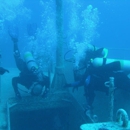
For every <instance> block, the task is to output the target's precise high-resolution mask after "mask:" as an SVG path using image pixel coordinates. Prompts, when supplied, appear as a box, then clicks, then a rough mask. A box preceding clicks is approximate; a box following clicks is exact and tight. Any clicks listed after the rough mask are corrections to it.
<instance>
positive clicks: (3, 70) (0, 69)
mask: <svg viewBox="0 0 130 130" xmlns="http://www.w3.org/2000/svg"><path fill="white" fill-rule="evenodd" d="M5 72H7V73H9V70H7V69H4V68H3V67H0V75H3V74H4V73H5Z"/></svg>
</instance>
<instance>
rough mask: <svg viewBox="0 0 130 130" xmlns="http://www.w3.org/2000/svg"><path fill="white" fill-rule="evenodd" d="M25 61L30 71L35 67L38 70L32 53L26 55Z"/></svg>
mask: <svg viewBox="0 0 130 130" xmlns="http://www.w3.org/2000/svg"><path fill="white" fill-rule="evenodd" d="M24 60H25V62H26V65H27V68H28V70H29V71H31V69H32V68H34V67H35V69H38V65H37V63H36V61H35V59H34V57H33V55H32V53H31V52H25V53H24Z"/></svg>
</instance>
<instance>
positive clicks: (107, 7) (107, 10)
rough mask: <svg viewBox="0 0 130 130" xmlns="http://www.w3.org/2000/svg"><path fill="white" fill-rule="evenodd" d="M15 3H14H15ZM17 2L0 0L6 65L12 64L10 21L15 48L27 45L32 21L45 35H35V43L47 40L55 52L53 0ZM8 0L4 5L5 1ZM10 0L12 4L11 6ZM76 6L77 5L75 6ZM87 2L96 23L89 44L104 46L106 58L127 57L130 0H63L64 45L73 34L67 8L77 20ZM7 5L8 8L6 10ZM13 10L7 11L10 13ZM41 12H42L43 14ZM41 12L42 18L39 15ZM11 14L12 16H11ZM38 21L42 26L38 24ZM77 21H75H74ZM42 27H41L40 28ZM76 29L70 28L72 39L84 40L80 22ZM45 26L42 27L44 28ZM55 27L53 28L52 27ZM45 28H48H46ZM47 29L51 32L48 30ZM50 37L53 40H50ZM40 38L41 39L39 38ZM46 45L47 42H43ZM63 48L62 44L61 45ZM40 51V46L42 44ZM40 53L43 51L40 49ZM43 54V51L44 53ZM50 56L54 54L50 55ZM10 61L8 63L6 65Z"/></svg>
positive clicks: (0, 43) (3, 64)
mask: <svg viewBox="0 0 130 130" xmlns="http://www.w3.org/2000/svg"><path fill="white" fill-rule="evenodd" d="M16 2H17V3H16ZM20 2H21V1H20V0H19V1H15V0H12V1H11V2H7V1H6V0H5V2H2V5H1V7H0V13H1V16H0V19H1V20H3V23H2V25H1V26H3V27H2V29H1V33H0V34H1V38H0V41H1V42H0V48H1V53H2V59H1V60H2V66H6V67H14V66H15V62H14V58H13V53H12V51H13V48H12V41H11V39H10V37H9V35H8V26H9V25H11V24H16V25H17V26H18V28H19V47H20V50H21V52H24V48H28V47H26V46H29V45H27V44H28V40H27V38H28V37H29V36H28V35H27V24H29V23H36V24H37V27H38V28H39V30H42V29H44V32H46V33H47V35H44V36H43V37H41V36H39V37H38V40H39V43H37V46H39V44H40V45H41V44H44V45H45V46H46V44H45V43H43V41H44V42H49V43H50V45H52V44H53V46H51V49H50V50H49V51H50V52H49V53H51V52H54V53H55V46H56V44H55V43H56V40H55V38H54V35H53V34H54V33H55V30H53V27H50V26H53V25H54V18H55V14H54V13H55V2H54V1H53V0H48V1H46V0H43V3H44V6H42V5H41V4H40V0H33V1H32V0H24V1H23V3H20ZM7 3H8V4H7ZM12 3H16V4H14V5H12ZM78 5H80V8H79V7H78ZM88 5H92V6H93V8H97V9H98V12H99V14H98V17H99V22H98V25H97V28H96V32H97V33H98V37H94V38H92V39H91V40H92V42H91V43H92V44H94V45H96V46H99V47H102V46H103V47H106V48H108V49H109V55H108V56H109V57H111V58H121V59H129V55H128V53H129V43H130V39H129V30H130V24H129V23H130V17H129V12H130V8H129V7H130V1H129V0H123V1H121V0H88V1H85V0H75V1H74V2H73V1H71V0H70V1H69V0H68V1H64V2H63V14H64V16H63V25H64V30H63V33H64V34H65V35H64V37H65V39H64V41H65V43H66V44H68V43H69V42H70V39H71V38H74V35H69V30H68V27H66V26H68V25H67V24H69V22H70V20H72V19H70V14H71V13H72V12H71V11H72V10H73V8H74V10H76V15H77V17H78V18H79V19H80V20H81V19H82V18H81V12H82V11H83V10H85V9H86V8H87V6H88ZM8 7H10V8H9V9H8ZM11 11H12V12H13V13H10V12H11ZM44 13H45V14H44ZM11 15H15V17H14V18H12V19H9V18H8V17H9V16H11ZM42 15H44V16H43V18H42ZM12 17H13V16H12ZM48 17H49V18H50V21H51V22H53V23H52V24H51V22H50V23H49V24H47V18H48ZM80 20H79V21H80ZM41 22H42V23H43V25H41ZM76 22H77V21H75V23H76ZM41 26H42V27H41ZM78 26H79V29H78V30H76V31H77V32H76V31H75V30H73V28H72V30H71V31H72V32H73V34H74V31H75V34H76V35H77V39H75V42H79V41H84V39H83V38H82V35H81V34H83V33H84V32H83V30H82V29H81V30H80V24H79V25H78ZM45 27H46V28H45ZM54 28H55V27H54ZM47 29H48V31H47ZM50 30H51V32H50ZM37 35H39V34H37ZM68 35H69V36H68ZM52 37H53V39H52ZM42 38H43V39H44V40H43V41H42ZM48 39H49V40H50V39H52V40H53V41H48ZM47 45H48V44H47ZM65 48H66V46H65ZM71 49H72V48H71ZM43 51H44V47H43ZM42 53H44V52H42ZM45 53H46V52H45ZM47 55H48V54H47ZM53 59H54V57H53ZM8 62H10V64H8Z"/></svg>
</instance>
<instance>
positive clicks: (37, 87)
mask: <svg viewBox="0 0 130 130" xmlns="http://www.w3.org/2000/svg"><path fill="white" fill-rule="evenodd" d="M42 89H43V87H42V85H41V84H39V83H35V84H34V85H33V87H32V91H31V94H32V95H33V96H39V95H41V94H42Z"/></svg>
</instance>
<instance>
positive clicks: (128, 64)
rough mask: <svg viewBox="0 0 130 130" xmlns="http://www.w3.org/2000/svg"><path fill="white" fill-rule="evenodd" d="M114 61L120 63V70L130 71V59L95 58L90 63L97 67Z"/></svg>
mask: <svg viewBox="0 0 130 130" xmlns="http://www.w3.org/2000/svg"><path fill="white" fill-rule="evenodd" d="M104 59H105V63H104ZM116 61H118V62H119V63H120V70H123V71H125V72H130V60H122V59H106V58H95V59H93V61H92V65H93V66H94V67H96V68H97V67H100V66H103V65H104V64H106V65H107V64H110V63H113V62H116Z"/></svg>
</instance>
